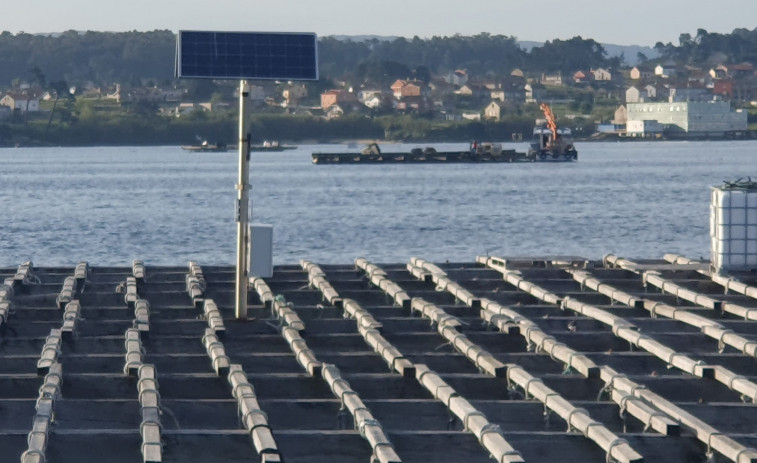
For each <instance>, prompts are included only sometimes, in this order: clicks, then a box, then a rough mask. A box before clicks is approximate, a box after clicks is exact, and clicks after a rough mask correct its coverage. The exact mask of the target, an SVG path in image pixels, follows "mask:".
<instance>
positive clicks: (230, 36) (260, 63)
mask: <svg viewBox="0 0 757 463" xmlns="http://www.w3.org/2000/svg"><path fill="white" fill-rule="evenodd" d="M175 73H176V77H179V78H197V79H252V80H318V38H317V36H316V34H315V33H297V32H219V31H179V33H178V34H177V36H176V62H175Z"/></svg>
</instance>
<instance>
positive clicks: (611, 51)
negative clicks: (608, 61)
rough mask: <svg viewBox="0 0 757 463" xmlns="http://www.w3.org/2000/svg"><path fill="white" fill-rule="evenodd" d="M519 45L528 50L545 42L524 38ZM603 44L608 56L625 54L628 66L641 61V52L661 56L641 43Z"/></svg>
mask: <svg viewBox="0 0 757 463" xmlns="http://www.w3.org/2000/svg"><path fill="white" fill-rule="evenodd" d="M518 45H520V46H521V47H522V48H523V49H524V50H526V51H531V49H532V48H534V47H541V46H542V45H544V42H530V41H525V40H524V41H519V42H518ZM602 46H603V47H604V49H605V51H606V52H607V57H608V58H612V57H614V56H621V55H623V62H624V63H625V64H627V65H628V66H636V65H637V64H638V63H639V59H638V56H639V53H643V54H644V55H645V56H646V57H647V58H649V59H654V58H657V57H658V56H659V53H657V50H655V49H654V48H652V47H643V46H641V45H613V44H609V43H603V44H602Z"/></svg>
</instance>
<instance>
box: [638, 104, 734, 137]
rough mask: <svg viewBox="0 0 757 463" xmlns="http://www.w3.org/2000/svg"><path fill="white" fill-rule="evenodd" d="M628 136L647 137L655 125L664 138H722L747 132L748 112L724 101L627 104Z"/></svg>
mask: <svg viewBox="0 0 757 463" xmlns="http://www.w3.org/2000/svg"><path fill="white" fill-rule="evenodd" d="M627 110H628V125H627V131H626V133H627V134H628V135H629V136H648V135H649V134H647V133H646V132H645V129H646V128H648V127H654V128H655V130H659V127H658V125H657V124H644V123H641V121H657V123H658V124H659V125H661V126H662V129H663V131H664V133H665V134H666V135H673V136H683V137H686V136H690V137H725V136H728V135H736V134H738V133H740V132H743V131H745V130H746V129H747V112H746V111H744V110H741V109H737V110H732V109H731V105H730V103H729V102H727V101H683V102H671V103H628V107H627Z"/></svg>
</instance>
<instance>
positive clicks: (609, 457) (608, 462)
mask: <svg viewBox="0 0 757 463" xmlns="http://www.w3.org/2000/svg"><path fill="white" fill-rule="evenodd" d="M622 444H628V441H627V440H625V439H620V438H618V439H615V440H614V441H612V442H610V446H609V447H607V458H605V462H606V463H612V462H613V461H614V460H615V459H614V458H613V457H612V449H613V448H615V447H616V446H618V445H622Z"/></svg>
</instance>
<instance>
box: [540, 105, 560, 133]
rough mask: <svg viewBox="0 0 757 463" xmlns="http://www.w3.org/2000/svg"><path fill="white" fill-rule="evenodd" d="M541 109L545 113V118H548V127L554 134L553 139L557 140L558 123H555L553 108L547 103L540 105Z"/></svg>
mask: <svg viewBox="0 0 757 463" xmlns="http://www.w3.org/2000/svg"><path fill="white" fill-rule="evenodd" d="M539 109H541V110H542V111H543V112H544V117H546V118H547V127H548V128H549V130H550V131H551V132H552V139H553V140H555V139H557V123H556V122H555V115H554V114H553V113H552V108H550V107H549V105H548V104H547V103H542V104H540V105H539Z"/></svg>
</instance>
